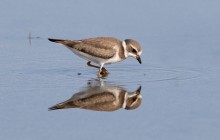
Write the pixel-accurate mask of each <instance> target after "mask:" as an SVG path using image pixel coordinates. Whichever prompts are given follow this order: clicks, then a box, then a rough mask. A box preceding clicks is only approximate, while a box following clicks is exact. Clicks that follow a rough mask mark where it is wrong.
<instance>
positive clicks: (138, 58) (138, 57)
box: [136, 56, 141, 64]
mask: <svg viewBox="0 0 220 140" xmlns="http://www.w3.org/2000/svg"><path fill="white" fill-rule="evenodd" d="M136 59H137V60H138V62H139V63H140V64H141V58H140V56H137V57H136Z"/></svg>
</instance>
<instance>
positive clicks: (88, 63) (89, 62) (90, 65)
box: [87, 61, 99, 69]
mask: <svg viewBox="0 0 220 140" xmlns="http://www.w3.org/2000/svg"><path fill="white" fill-rule="evenodd" d="M87 66H89V67H93V68H98V69H99V67H98V66H96V65H92V64H91V61H88V62H87Z"/></svg>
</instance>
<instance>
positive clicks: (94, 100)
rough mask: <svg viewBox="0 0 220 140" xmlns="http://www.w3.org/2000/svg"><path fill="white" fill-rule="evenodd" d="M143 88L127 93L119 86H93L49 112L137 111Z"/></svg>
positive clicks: (51, 108) (53, 107)
mask: <svg viewBox="0 0 220 140" xmlns="http://www.w3.org/2000/svg"><path fill="white" fill-rule="evenodd" d="M140 93H141V86H140V87H139V88H138V89H137V90H136V91H134V92H127V91H126V90H125V89H124V88H122V87H119V86H112V85H108V86H92V87H87V89H86V90H83V91H80V92H78V93H75V94H74V95H73V96H72V97H71V98H70V99H69V100H66V101H64V102H62V103H59V104H57V105H55V106H52V107H50V108H49V110H57V109H68V108H80V109H87V110H94V111H116V110H118V109H120V108H124V109H126V110H132V109H136V108H138V107H139V106H140V105H141V101H142V96H141V94H140Z"/></svg>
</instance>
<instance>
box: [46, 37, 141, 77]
mask: <svg viewBox="0 0 220 140" xmlns="http://www.w3.org/2000/svg"><path fill="white" fill-rule="evenodd" d="M48 40H49V41H51V42H55V43H58V44H62V45H64V46H66V47H67V48H68V49H70V50H71V51H72V52H73V53H75V54H76V55H78V56H79V57H81V58H83V59H85V60H87V61H88V62H87V65H88V66H91V67H95V68H98V69H99V70H98V73H97V76H98V77H100V74H101V75H102V76H106V75H108V71H107V70H106V69H105V68H104V67H103V66H104V65H105V64H112V63H117V62H120V61H122V60H125V59H126V58H127V57H133V58H135V59H137V60H138V62H139V63H140V64H141V57H140V56H141V53H142V48H141V46H140V44H139V43H138V42H137V41H135V40H133V39H125V40H124V41H120V40H119V39H116V38H113V37H96V38H88V39H83V40H64V39H51V38H48ZM91 62H93V63H96V64H99V66H95V65H92V64H91Z"/></svg>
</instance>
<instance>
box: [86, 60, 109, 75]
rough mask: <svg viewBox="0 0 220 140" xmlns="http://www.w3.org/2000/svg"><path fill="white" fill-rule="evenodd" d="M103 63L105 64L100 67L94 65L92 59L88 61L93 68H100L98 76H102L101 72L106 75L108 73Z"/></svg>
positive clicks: (88, 64)
mask: <svg viewBox="0 0 220 140" xmlns="http://www.w3.org/2000/svg"><path fill="white" fill-rule="evenodd" d="M103 65H104V64H101V66H100V67H98V66H95V65H92V64H91V61H88V62H87V66H89V67H93V68H98V69H99V72H98V73H99V76H98V77H100V74H101V75H103V76H104V77H105V76H107V75H108V71H107V70H106V69H105V68H104V67H103ZM97 75H98V74H97Z"/></svg>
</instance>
